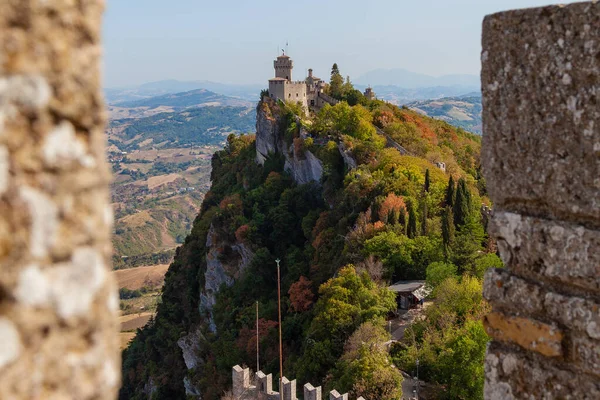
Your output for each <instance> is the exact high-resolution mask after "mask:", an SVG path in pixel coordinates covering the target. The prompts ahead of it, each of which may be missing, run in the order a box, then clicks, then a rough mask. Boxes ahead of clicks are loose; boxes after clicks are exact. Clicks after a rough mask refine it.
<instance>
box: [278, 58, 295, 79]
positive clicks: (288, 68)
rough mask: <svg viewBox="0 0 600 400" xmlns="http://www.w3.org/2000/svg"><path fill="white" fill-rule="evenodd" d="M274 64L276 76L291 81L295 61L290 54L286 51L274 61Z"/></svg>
mask: <svg viewBox="0 0 600 400" xmlns="http://www.w3.org/2000/svg"><path fill="white" fill-rule="evenodd" d="M273 66H274V67H275V77H276V78H283V79H285V80H287V81H290V82H291V80H292V69H293V68H294V62H293V61H292V59H291V58H290V57H289V56H288V55H286V54H285V53H284V54H282V55H280V56H278V57H277V59H276V60H275V61H273Z"/></svg>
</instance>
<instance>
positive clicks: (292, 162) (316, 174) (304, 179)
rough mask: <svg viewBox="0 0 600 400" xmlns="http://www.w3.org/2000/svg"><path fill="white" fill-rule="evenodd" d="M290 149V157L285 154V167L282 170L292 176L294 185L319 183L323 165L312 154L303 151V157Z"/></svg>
mask: <svg viewBox="0 0 600 400" xmlns="http://www.w3.org/2000/svg"><path fill="white" fill-rule="evenodd" d="M291 147H292V149H290V150H291V151H292V156H290V155H289V153H288V152H286V153H285V165H284V167H283V169H284V170H285V171H287V172H289V173H290V175H292V177H293V178H294V180H295V181H296V183H298V184H304V183H309V182H320V181H321V178H322V177H323V163H322V162H321V160H319V159H318V158H317V157H316V156H315V155H314V154H313V153H311V152H310V151H308V150H304V154H303V155H299V154H296V151H295V150H294V149H293V146H291Z"/></svg>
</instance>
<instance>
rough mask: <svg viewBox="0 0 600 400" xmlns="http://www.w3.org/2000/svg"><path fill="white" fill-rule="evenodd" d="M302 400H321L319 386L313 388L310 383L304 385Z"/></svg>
mask: <svg viewBox="0 0 600 400" xmlns="http://www.w3.org/2000/svg"><path fill="white" fill-rule="evenodd" d="M304 400H322V395H321V386H317V387H314V386H313V385H311V384H310V383H307V384H305V385H304Z"/></svg>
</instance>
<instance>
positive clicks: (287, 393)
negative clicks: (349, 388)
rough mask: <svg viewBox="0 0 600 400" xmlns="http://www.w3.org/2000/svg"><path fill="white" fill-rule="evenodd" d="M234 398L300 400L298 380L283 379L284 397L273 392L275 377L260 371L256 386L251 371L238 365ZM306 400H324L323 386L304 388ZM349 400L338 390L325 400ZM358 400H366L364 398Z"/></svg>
mask: <svg viewBox="0 0 600 400" xmlns="http://www.w3.org/2000/svg"><path fill="white" fill-rule="evenodd" d="M231 378H232V381H233V390H232V391H233V397H234V398H235V399H239V400H254V399H257V400H298V398H297V397H296V380H295V379H294V380H293V381H290V380H289V379H288V378H286V377H285V376H284V377H283V378H281V386H282V388H283V389H282V392H283V396H282V395H281V394H280V393H279V392H276V391H274V390H273V375H272V374H268V375H265V374H264V372H262V371H258V372H257V373H256V375H255V378H256V379H255V382H256V385H251V384H250V369H249V368H242V367H240V366H239V365H236V366H235V367H233V368H232V371H231ZM303 394H304V400H323V395H322V390H321V386H318V387H314V386H313V385H311V384H310V383H306V384H305V385H304V386H303ZM327 399H328V400H349V398H348V393H344V394H340V393H339V392H338V391H337V390H332V391H331V392H329V397H326V398H325V400H327ZM356 400H365V399H364V398H363V397H362V396H361V397H359V398H357V399H356Z"/></svg>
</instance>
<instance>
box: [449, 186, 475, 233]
mask: <svg viewBox="0 0 600 400" xmlns="http://www.w3.org/2000/svg"><path fill="white" fill-rule="evenodd" d="M470 210H471V193H469V189H467V182H466V181H465V180H464V178H460V179H459V181H458V186H457V188H456V198H455V199H454V207H453V211H454V225H455V226H456V228H460V227H461V226H463V225H464V224H465V223H466V222H467V221H468V220H469V214H470Z"/></svg>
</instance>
